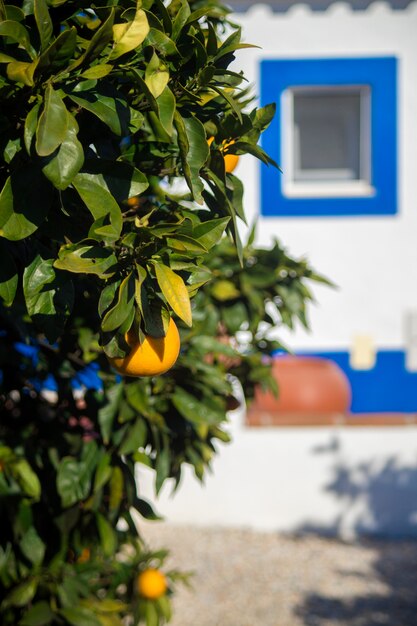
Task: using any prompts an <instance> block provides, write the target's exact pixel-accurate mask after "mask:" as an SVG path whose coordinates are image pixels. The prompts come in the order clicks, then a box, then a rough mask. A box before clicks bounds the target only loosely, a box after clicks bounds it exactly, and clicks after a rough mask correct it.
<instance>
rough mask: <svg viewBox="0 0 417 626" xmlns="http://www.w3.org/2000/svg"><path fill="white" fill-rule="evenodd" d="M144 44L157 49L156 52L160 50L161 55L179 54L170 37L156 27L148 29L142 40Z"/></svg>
mask: <svg viewBox="0 0 417 626" xmlns="http://www.w3.org/2000/svg"><path fill="white" fill-rule="evenodd" d="M144 45H145V46H152V47H153V48H155V49H156V50H158V52H160V53H161V54H162V55H163V56H170V55H178V56H180V53H179V51H178V48H177V46H176V45H175V43H174V42H173V41H172V39H170V38H169V37H168V35H166V34H165V33H163V32H162V31H161V30H159V29H157V28H150V29H149V33H148V35H147V37H146V39H145V41H144Z"/></svg>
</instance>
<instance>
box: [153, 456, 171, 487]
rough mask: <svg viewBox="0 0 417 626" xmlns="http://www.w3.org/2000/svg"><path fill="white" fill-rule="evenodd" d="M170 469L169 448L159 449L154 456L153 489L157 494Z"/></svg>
mask: <svg viewBox="0 0 417 626" xmlns="http://www.w3.org/2000/svg"><path fill="white" fill-rule="evenodd" d="M170 470H171V454H170V451H169V448H167V447H166V448H163V449H162V450H160V451H159V453H158V454H157V456H156V463H155V472H156V480H155V490H156V493H157V494H158V493H159V492H160V491H161V487H162V485H163V484H164V482H165V480H166V479H167V478H168V476H169V473H170Z"/></svg>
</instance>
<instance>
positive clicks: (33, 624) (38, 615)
mask: <svg viewBox="0 0 417 626" xmlns="http://www.w3.org/2000/svg"><path fill="white" fill-rule="evenodd" d="M54 616H55V614H54V613H53V612H52V610H51V607H50V606H49V604H48V602H46V601H44V600H43V601H41V602H36V604H34V605H33V606H32V607H31V608H30V609H29V610H28V611H27V612H26V613H25V616H24V617H23V619H22V620H21V621H20V622H19V626H47V624H50V623H51V621H52V620H53V619H54Z"/></svg>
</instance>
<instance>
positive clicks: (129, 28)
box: [110, 3, 149, 59]
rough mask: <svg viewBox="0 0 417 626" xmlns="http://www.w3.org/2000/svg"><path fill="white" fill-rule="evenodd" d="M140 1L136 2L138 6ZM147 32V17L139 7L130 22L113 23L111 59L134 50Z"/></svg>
mask: <svg viewBox="0 0 417 626" xmlns="http://www.w3.org/2000/svg"><path fill="white" fill-rule="evenodd" d="M140 5H141V3H138V6H139V7H140ZM148 33H149V24H148V18H147V17H146V13H145V11H143V10H142V9H141V8H138V9H137V10H136V14H135V17H134V18H133V20H132V21H131V22H124V23H122V24H115V25H114V26H113V38H114V42H115V45H114V47H113V50H112V53H111V55H110V58H111V59H117V58H118V57H120V56H122V55H123V54H126V52H130V51H131V50H134V49H135V48H137V47H138V46H140V44H141V43H142V42H143V41H144V39H145V37H146V36H147V34H148Z"/></svg>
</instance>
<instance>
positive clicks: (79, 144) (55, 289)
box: [0, 0, 315, 626]
mask: <svg viewBox="0 0 417 626" xmlns="http://www.w3.org/2000/svg"><path fill="white" fill-rule="evenodd" d="M246 45H247V44H243V43H241V34H240V30H239V29H238V28H236V27H235V26H234V25H233V24H231V23H230V22H229V20H228V11H227V10H226V9H225V8H224V7H223V6H222V5H220V4H219V3H218V2H217V1H214V0H213V1H207V2H201V1H198V0H189V1H187V0H172V1H171V2H162V0H143V1H142V2H141V1H140V0H139V1H138V2H135V1H134V0H103V1H102V2H99V3H94V2H90V1H88V0H23V2H17V3H15V4H13V5H7V4H5V2H4V0H0V102H1V109H0V137H1V159H0V189H1V191H0V299H1V302H2V304H1V306H0V321H1V324H0V372H1V375H0V614H1V623H2V624H4V625H5V626H7V625H13V626H17V625H18V624H19V625H21V626H42V625H48V624H50V625H53V626H55V625H63V626H65V625H68V624H69V625H73V626H110V625H114V626H120V625H121V624H122V623H125V621H124V619H125V618H127V619H128V623H134V624H136V623H139V622H141V621H144V622H146V624H147V626H157V625H158V624H162V623H164V622H166V621H169V619H170V614H171V608H170V600H169V596H170V593H171V592H172V587H173V583H174V582H175V580H176V579H178V578H181V574H179V573H178V572H175V571H171V572H167V573H166V575H165V574H161V575H160V576H158V575H156V576H153V578H154V579H155V580H158V581H159V583H158V584H159V586H158V585H157V587H158V589H159V591H158V592H157V591H155V589H154V588H153V587H152V590H151V592H149V591H147V592H146V593H145V592H143V584H142V583H143V580H146V579H147V578H149V576H148V577H146V576H145V578H144V577H143V576H142V574H143V573H144V572H151V573H154V572H155V570H156V571H158V570H159V569H160V568H161V567H162V568H163V563H164V559H165V552H164V551H160V552H150V551H149V550H148V549H147V547H146V545H145V544H144V542H143V541H142V539H141V537H140V535H139V533H138V529H137V519H136V517H135V515H136V514H140V515H142V516H144V517H146V518H149V519H153V518H155V517H156V516H155V513H154V512H153V509H152V507H151V506H150V504H149V503H148V502H146V501H144V500H143V499H142V498H141V497H140V485H139V492H138V488H137V485H136V482H135V476H134V468H135V464H136V463H143V464H146V465H147V466H150V467H152V468H154V469H155V472H156V488H157V490H159V489H160V487H161V486H162V484H163V483H164V481H165V480H166V479H167V478H168V477H174V478H175V479H176V480H177V481H179V479H180V476H181V466H182V464H183V463H185V462H186V463H191V464H192V465H193V466H194V468H195V471H196V474H197V476H199V477H202V475H203V473H204V468H205V467H206V466H207V465H208V464H209V462H210V459H211V457H212V455H213V453H214V451H215V448H214V444H215V441H216V439H221V440H226V439H227V435H226V433H225V432H224V430H223V429H222V423H223V422H224V419H225V416H226V411H227V408H228V406H229V403H230V398H231V394H232V391H231V384H230V381H229V379H228V378H227V377H226V376H225V373H226V370H227V369H230V368H231V371H232V370H233V367H234V368H235V372H234V373H238V374H240V375H241V376H243V378H245V377H246V378H247V379H250V380H251V384H254V383H255V382H262V381H263V382H264V383H268V382H269V383H270V384H271V380H270V378H269V370H268V367H267V366H266V365H265V363H263V362H262V359H261V357H260V354H261V352H260V351H261V350H263V349H265V348H270V347H273V344H269V343H268V342H267V343H265V341H264V343H263V344H262V342H261V343H259V341H258V339H259V336H258V335H257V333H256V328H257V326H258V325H259V322H260V321H262V320H264V321H265V320H266V321H268V320H267V313H266V311H265V308H264V306H265V303H266V302H267V301H274V298H275V296H276V295H278V296H279V297H280V298H281V302H284V305H280V306H281V309H280V306H278V309H277V310H278V312H279V313H280V314H281V318H282V320H283V321H284V323H288V321H289V319H292V317H293V316H294V315H298V317H301V318H302V316H303V311H304V307H305V302H306V301H307V300H308V298H309V294H308V293H307V292H306V291H304V292H303V289H304V288H305V289H306V287H305V285H304V281H305V280H306V279H315V276H314V274H313V273H312V272H311V270H309V268H308V267H307V266H306V264H303V263H301V264H298V265H297V263H296V262H294V263H295V265H296V266H297V268H298V269H297V268H296V269H297V271H296V273H295V275H294V274H292V275H291V276H292V283H291V288H293V289H292V291H291V290H290V292H291V293H293V297H292V300H291V298H289V297H288V298H287V295H289V292H288V291H287V294H285V293H284V291H281V295H279V294H276V293H275V292H274V289H276V285H275V282H279V281H281V286H282V287H283V288H284V287H285V284H283V282H282V280H283V274H282V271H281V270H282V263H284V265H285V264H287V265H288V262H287V261H288V258H287V257H285V259H284V257H280V259H278V258H275V257H274V258H273V259H272V257H271V263H272V265H274V263H275V265H274V272H275V273H274V274H271V276H272V275H273V276H274V277H275V279H276V281H272V283H271V285H270V286H269V287H268V289H269V291H268V289H267V291H265V288H266V285H265V284H264V285H263V288H264V291H262V292H261V293H260V294H258V295H256V290H255V287H256V286H257V283H258V282H259V281H258V279H250V278H248V280H247V281H246V284H245V280H246V279H243V278H242V276H243V274H244V273H245V271H246V270H248V271H249V270H250V269H251V268H252V270H251V271H252V276H254V274H253V269H254V268H253V266H254V263H253V262H252V260H251V259H252V257H253V254H252V253H251V254H252V257H251V256H250V254H249V253H248V252H247V249H244V248H243V247H242V244H241V242H240V239H239V234H238V227H237V222H238V220H239V219H240V220H244V213H243V208H242V194H243V186H242V183H241V182H240V180H239V178H237V177H236V176H235V175H234V174H232V173H231V172H226V170H227V169H230V168H227V167H225V157H227V155H228V154H230V155H232V154H233V155H240V154H245V153H250V154H252V155H253V156H255V157H258V158H259V159H261V160H262V161H264V162H265V163H271V161H270V159H269V157H268V156H267V155H266V154H265V153H264V152H263V150H262V149H261V148H260V147H259V146H258V140H259V136H260V133H261V132H262V131H263V129H264V128H266V126H267V125H268V124H269V122H270V120H271V118H272V116H273V113H274V107H273V105H269V106H267V107H264V108H261V109H252V110H251V109H250V108H249V109H248V95H247V92H246V90H245V87H244V82H243V81H244V77H243V76H242V75H241V74H240V73H237V72H236V71H235V70H231V69H229V65H230V63H231V61H232V60H233V59H234V53H235V51H236V50H238V49H239V48H242V47H245V46H246ZM211 138H214V139H212V140H211ZM209 140H210V141H209ZM225 231H226V233H227V236H228V238H229V239H228V241H233V244H231V243H222V244H221V245H220V248H215V246H216V244H217V242H218V241H219V240H220V239H221V237H222V236H223V234H224V233H225ZM230 246H232V247H230ZM215 250H217V252H216V251H215ZM245 250H246V252H245ZM248 254H249V256H248ZM274 254H275V253H274ZM245 255H246V256H245ZM260 256H262V254H261V255H260ZM222 258H223V259H224V260H225V266H224V267H227V266H228V264H229V265H230V267H229V270H230V271H229V270H228V271H227V273H226V275H224V276H223V275H221V271H222V267H221V266H220V267H219V262H220V263H221V259H222ZM262 258H264V257H262ZM245 259H246V260H245ZM248 259H249V261H248ZM291 263H292V262H291ZM291 263H290V265H291ZM269 267H271V265H270V266H269ZM239 268H240V269H239ZM223 269H224V268H223ZM289 269H290V271H292V272H294V271H295V270H294V267H290V268H289ZM242 272H243V274H242ZM280 272H281V273H280ZM297 272H298V273H297ZM258 273H259V272H258ZM232 276H233V277H234V278H233V280H235V284H234V285H233V281H232V280H231V277H232ZM290 278H291V277H290ZM210 279H213V282H212V283H208V281H209V280H210ZM250 280H252V283H250ZM236 281H237V282H236ZM242 281H243V282H242ZM216 282H217V287H216ZM284 283H285V281H284ZM205 285H210V287H205ZM303 285H304V287H302V286H303ZM233 287H234V291H233ZM260 287H261V288H262V285H260ZM287 288H288V285H287ZM239 289H240V290H241V291H240V292H239ZM295 292H297V294H298V295H297V297H296V298H295V300H294V293H295ZM297 298H298V299H297ZM191 299H192V301H193V305H191ZM286 300H288V302H287V305H288V307H287V305H285V301H286ZM290 300H291V302H292V304H290ZM239 303H240V304H239ZM275 304H276V305H278V304H279V303H278V301H276V300H275ZM240 305H242V306H243V307H244V308H243V309H242V307H241V306H240ZM286 307H287V309H288V310H287V312H286V313H285V310H286ZM291 307H292V308H291ZM216 311H217V312H216ZM192 315H194V318H195V323H194V324H193V322H192ZM253 315H254V317H253ZM288 315H289V316H290V317H288ZM172 316H174V317H175V320H176V322H175V324H174V322H172ZM245 316H246V317H247V318H249V321H247V319H245ZM285 316H287V317H285ZM252 317H253V319H252ZM251 319H252V321H251ZM173 324H174V325H175V326H177V325H178V327H179V331H180V337H181V343H182V347H181V354H180V357H179V359H178V361H177V363H176V364H175V365H174V366H173V367H172V369H170V370H169V371H168V372H167V374H164V375H163V376H146V377H142V378H131V377H128V376H120V372H122V373H130V374H131V373H133V374H135V373H136V374H138V373H142V374H148V373H152V374H157V373H158V372H162V371H163V370H165V369H166V365H167V361H166V360H165V356H164V355H165V352H164V350H165V347H166V346H167V350H168V351H169V352H170V355H171V356H170V360H169V363H168V367H169V366H171V365H172V364H173V363H174V361H175V358H176V354H177V352H178V348H179V336H178V335H177V334H176V333H175V332H174V335H172V332H173V331H172V330H171V331H170V329H172V328H173ZM245 324H247V326H248V328H250V330H251V332H252V339H251V342H250V346H249V348H245V350H246V353H245V354H243V355H242V354H241V353H240V351H239V350H237V348H238V346H233V345H231V344H230V341H228V342H226V343H225V342H224V341H223V338H222V337H221V335H222V334H224V332H225V328H228V329H229V331H230V332H231V334H234V333H236V331H237V330H239V328H241V327H244V326H245ZM219 335H220V337H219ZM152 345H153V346H156V348H155V350H154V352H156V359H157V363H156V369H152V371H151V370H148V371H143V370H138V369H133V370H131V369H127V368H126V367H125V364H126V362H127V361H129V360H133V356H132V353H133V352H135V354H136V351H137V350H145V347H149V346H152ZM208 352H210V353H211V356H210V357H209V358H207V357H206V354H207V353H208ZM237 353H238V354H237ZM172 355H173V356H172ZM153 356H155V355H153ZM171 357H172V358H171ZM135 358H136V357H135ZM158 358H159V360H160V362H161V363H160V365H159V364H158ZM139 361H140V363H142V362H143V359H142V360H141V359H139ZM112 365H115V366H116V369H117V370H118V371H119V373H117V371H115V369H114V368H113V367H112ZM135 367H136V366H135ZM158 368H159V369H158ZM236 368H237V369H236ZM232 373H233V372H232ZM249 390H250V389H249ZM152 575H153V574H152ZM141 576H142V577H141ZM151 578H152V576H151ZM141 581H142V582H141ZM161 581H162V582H163V584H162V583H161ZM141 589H142V591H141ZM129 620H130V621H129Z"/></svg>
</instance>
